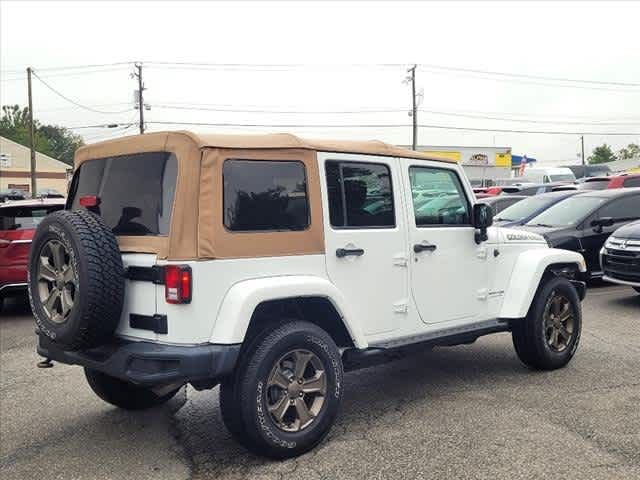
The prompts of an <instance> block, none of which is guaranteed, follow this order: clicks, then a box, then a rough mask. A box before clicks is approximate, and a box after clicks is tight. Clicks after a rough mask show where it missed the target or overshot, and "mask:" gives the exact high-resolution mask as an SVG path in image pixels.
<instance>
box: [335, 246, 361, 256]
mask: <svg viewBox="0 0 640 480" xmlns="http://www.w3.org/2000/svg"><path fill="white" fill-rule="evenodd" d="M350 255H351V256H354V257H361V256H362V255H364V249H362V248H338V249H337V250H336V257H338V258H343V257H347V256H350Z"/></svg>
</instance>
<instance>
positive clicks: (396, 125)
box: [147, 120, 640, 137]
mask: <svg viewBox="0 0 640 480" xmlns="http://www.w3.org/2000/svg"><path fill="white" fill-rule="evenodd" d="M147 123H149V124H154V125H193V126H208V127H259V128H407V127H411V126H412V125H411V124H404V123H403V124H350V125H347V124H340V125H331V124H259V123H226V122H221V123H208V122H169V121H159V120H156V121H148V122H147ZM418 127H420V128H435V129H442V130H464V131H474V132H496V133H528V134H540V135H600V136H609V135H615V136H627V137H629V136H635V135H640V132H566V131H541V130H511V129H499V128H474V127H454V126H444V125H427V124H419V125H418Z"/></svg>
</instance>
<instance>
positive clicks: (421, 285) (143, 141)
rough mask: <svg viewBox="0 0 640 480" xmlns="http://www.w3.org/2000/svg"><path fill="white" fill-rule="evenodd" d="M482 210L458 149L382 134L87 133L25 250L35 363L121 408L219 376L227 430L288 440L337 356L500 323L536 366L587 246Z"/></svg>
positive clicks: (329, 384)
mask: <svg viewBox="0 0 640 480" xmlns="http://www.w3.org/2000/svg"><path fill="white" fill-rule="evenodd" d="M491 220H492V216H491V212H490V209H489V207H488V206H486V205H483V204H477V203H475V198H474V195H473V191H472V189H471V186H470V184H469V182H468V181H467V179H466V178H465V176H464V174H463V172H462V169H461V168H460V166H459V165H457V164H456V163H452V162H449V161H447V160H445V159H436V158H431V157H428V156H426V155H424V154H421V153H418V152H414V151H408V150H403V149H399V148H395V147H392V146H389V145H386V144H383V143H379V142H326V141H324V142H321V141H307V140H302V139H300V138H297V137H294V136H291V135H268V136H257V135H256V136H225V135H201V136H197V135H194V134H191V133H188V132H171V133H152V134H147V135H144V136H134V137H128V138H123V139H118V140H112V141H107V142H103V143H98V144H95V145H91V146H87V147H83V148H82V149H80V150H79V151H78V152H77V154H76V171H75V175H74V177H73V181H72V184H71V188H70V192H69V199H68V203H67V207H66V209H65V210H64V211H60V212H56V213H53V214H51V215H49V216H48V217H46V218H45V219H44V220H43V221H42V223H41V224H40V225H39V227H38V230H37V233H36V235H35V238H34V240H33V246H32V250H31V259H30V272H29V294H30V300H31V305H32V309H33V313H34V316H35V320H36V323H37V327H38V328H37V332H38V337H39V341H38V353H39V354H40V355H41V356H43V357H45V358H46V359H47V360H45V361H44V362H41V364H42V365H41V366H48V365H50V363H51V362H50V360H56V361H58V362H61V363H67V364H77V365H81V366H83V367H84V369H85V373H86V377H87V380H88V382H89V385H90V386H91V388H92V389H93V390H94V391H95V393H96V394H97V395H98V396H99V397H100V398H102V399H103V400H105V401H107V402H109V403H111V404H113V405H116V406H118V407H122V408H126V409H143V408H149V407H152V406H155V405H159V404H161V403H163V402H166V401H167V400H168V399H170V398H171V397H172V396H173V395H174V394H175V393H176V391H177V390H178V389H180V388H181V387H182V386H184V385H185V384H187V383H189V384H191V385H192V386H193V387H194V388H196V389H208V388H213V387H214V386H216V385H218V384H220V385H221V390H220V402H221V410H222V415H223V418H224V422H225V424H226V425H227V427H228V428H229V430H230V431H231V432H232V434H233V435H234V437H235V438H237V439H238V440H239V441H240V442H241V443H242V444H243V445H245V446H246V447H247V448H248V449H250V450H252V451H254V452H257V453H258V454H262V455H266V456H270V457H276V458H284V457H290V456H295V455H299V454H301V453H303V452H305V451H308V450H309V449H311V448H313V447H314V446H315V445H317V444H318V443H319V442H320V441H321V440H322V439H323V438H324V437H325V435H326V434H327V432H328V431H329V429H330V428H331V425H332V424H333V422H334V421H335V418H336V415H337V413H338V410H339V407H340V402H341V399H342V395H343V391H344V388H345V387H344V380H343V371H344V369H353V368H357V367H361V366H365V365H371V364H372V363H375V362H379V361H382V360H385V359H388V358H391V357H396V356H398V354H401V353H405V352H408V351H410V350H415V349H416V348H417V349H426V348H430V347H432V346H438V345H439V346H442V345H457V344H462V343H471V342H473V341H474V340H476V339H477V338H478V337H480V336H482V335H485V334H489V333H495V332H504V331H510V332H512V335H513V344H514V346H515V349H516V352H517V354H518V356H519V357H520V359H521V360H522V361H523V362H524V363H525V364H526V365H527V366H529V367H531V368H536V369H543V370H550V369H555V368H559V367H562V366H564V365H566V364H567V363H568V362H569V361H570V360H571V358H572V356H573V355H574V353H575V351H576V348H577V346H578V342H579V338H580V330H581V307H580V301H581V299H582V298H583V297H584V293H585V288H584V283H582V282H580V281H579V280H578V279H579V278H580V273H581V272H584V271H585V263H584V260H583V258H582V257H581V256H580V255H579V254H577V253H574V252H569V251H564V250H556V249H552V248H548V246H547V244H546V242H545V240H544V239H543V238H542V237H540V236H538V235H535V234H530V233H523V232H518V231H516V230H508V229H500V228H494V227H491Z"/></svg>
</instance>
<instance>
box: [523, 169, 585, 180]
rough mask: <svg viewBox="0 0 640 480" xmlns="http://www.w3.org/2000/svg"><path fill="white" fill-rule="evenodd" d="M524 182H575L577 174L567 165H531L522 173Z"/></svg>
mask: <svg viewBox="0 0 640 480" xmlns="http://www.w3.org/2000/svg"><path fill="white" fill-rule="evenodd" d="M521 178H522V181H523V182H533V183H557V182H565V183H573V182H575V181H576V176H575V175H574V174H573V172H572V171H571V169H569V168H567V167H530V168H528V169H526V170H525V171H524V174H523V175H522V177H521Z"/></svg>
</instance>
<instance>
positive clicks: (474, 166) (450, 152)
mask: <svg viewBox="0 0 640 480" xmlns="http://www.w3.org/2000/svg"><path fill="white" fill-rule="evenodd" d="M409 148H410V147H409ZM418 150H420V151H421V152H425V153H429V154H432V155H437V156H439V157H445V158H449V159H451V160H455V161H456V162H458V163H460V164H461V165H462V167H463V169H464V171H465V173H466V174H467V177H469V180H470V181H471V183H472V184H473V185H474V186H484V185H493V184H494V183H495V180H498V179H505V178H511V176H512V175H511V147H458V146H430V145H419V146H418Z"/></svg>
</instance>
